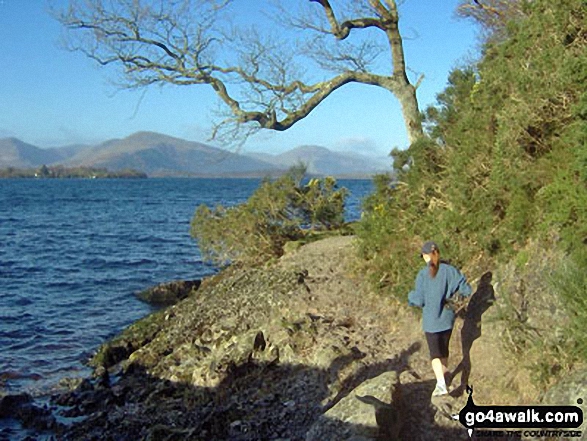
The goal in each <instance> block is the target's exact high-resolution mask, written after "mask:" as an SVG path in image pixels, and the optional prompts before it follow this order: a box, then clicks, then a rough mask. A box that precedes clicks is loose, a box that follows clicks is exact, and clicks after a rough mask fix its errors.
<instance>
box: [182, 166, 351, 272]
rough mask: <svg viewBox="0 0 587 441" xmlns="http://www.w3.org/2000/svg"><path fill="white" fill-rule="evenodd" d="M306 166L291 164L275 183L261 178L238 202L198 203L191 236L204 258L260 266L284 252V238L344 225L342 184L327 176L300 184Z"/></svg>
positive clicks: (216, 261)
mask: <svg viewBox="0 0 587 441" xmlns="http://www.w3.org/2000/svg"><path fill="white" fill-rule="evenodd" d="M304 173H305V169H304V168H303V167H294V168H292V169H291V170H290V171H289V173H288V174H286V175H284V176H282V177H280V178H279V179H276V180H274V181H270V180H265V181H263V183H262V184H261V185H260V187H259V188H258V189H257V190H256V191H255V193H254V194H253V195H252V196H251V197H250V198H249V199H248V200H247V201H246V202H245V203H243V204H241V205H238V206H235V207H224V206H222V205H218V206H216V207H215V208H214V209H210V208H209V207H207V206H206V205H200V206H199V207H198V208H197V210H196V213H195V215H194V217H193V219H192V222H191V235H192V237H194V238H195V239H197V241H198V245H199V248H200V250H201V252H202V254H203V255H204V257H205V258H206V259H207V260H209V261H212V262H214V263H216V264H220V265H223V264H227V263H246V264H253V265H254V264H259V263H262V262H266V261H267V260H268V259H270V258H272V257H279V256H281V255H282V254H283V246H284V245H285V243H286V242H288V241H293V240H300V239H302V238H304V237H306V236H307V235H308V234H309V233H310V232H315V231H317V230H333V229H337V228H340V227H342V226H343V224H344V204H345V199H346V196H347V190H346V189H345V188H341V189H338V188H337V185H336V180H335V179H334V178H332V177H326V178H324V179H311V180H310V181H309V182H308V183H307V184H305V185H302V180H303V176H304Z"/></svg>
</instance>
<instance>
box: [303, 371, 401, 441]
mask: <svg viewBox="0 0 587 441" xmlns="http://www.w3.org/2000/svg"><path fill="white" fill-rule="evenodd" d="M401 409H402V403H401V396H400V385H399V382H398V375H397V373H396V372H395V371H390V372H385V373H383V374H381V375H379V376H378V377H375V378H372V379H369V380H366V381H364V382H363V383H361V384H360V385H359V386H358V387H357V388H355V389H354V390H353V391H352V392H351V393H350V394H348V395H347V396H346V397H344V398H343V399H341V400H340V401H339V402H338V403H336V404H335V405H334V406H333V407H332V408H330V409H329V410H328V411H327V412H326V413H324V414H323V415H322V416H320V418H319V419H318V420H317V421H316V423H314V425H313V426H312V427H311V428H310V430H309V431H308V433H307V435H306V441H324V440H341V441H342V440H346V441H351V440H352V441H367V440H390V441H391V440H396V439H398V436H399V432H400V430H401V425H402V421H403V416H402V412H401Z"/></svg>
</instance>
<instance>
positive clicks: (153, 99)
mask: <svg viewBox="0 0 587 441" xmlns="http://www.w3.org/2000/svg"><path fill="white" fill-rule="evenodd" d="M263 1H266V0H237V2H236V3H237V5H236V6H237V8H241V9H240V11H241V12H242V13H243V14H252V13H253V12H248V11H247V12H245V10H248V8H246V6H245V5H250V4H251V3H253V2H254V3H255V4H256V5H262V4H263ZM284 1H292V0H284ZM51 3H52V4H57V5H65V4H66V3H67V2H66V0H51ZM333 3H334V2H333ZM457 4H458V0H427V1H423V0H405V1H404V2H403V3H400V14H401V21H400V29H401V30H402V34H403V36H404V49H405V52H406V60H407V64H408V67H409V69H410V70H411V71H413V72H415V73H423V74H424V75H425V78H424V81H423V82H422V84H421V86H420V88H419V89H418V99H419V102H420V107H421V109H424V108H425V107H426V106H427V105H429V104H433V103H434V102H435V97H436V94H437V93H439V92H441V91H442V90H443V88H444V87H445V84H446V79H447V76H448V73H449V72H450V70H451V69H452V68H454V67H456V66H459V65H462V64H464V63H465V62H467V60H471V59H473V58H474V57H475V54H476V50H477V40H476V29H475V27H474V25H473V24H472V23H471V22H469V21H466V20H463V19H459V18H457V17H456V16H455V15H454V10H455V8H456V6H457ZM244 8H246V9H244ZM61 34H62V29H61V25H60V24H59V23H58V22H56V21H55V20H54V19H53V18H52V17H51V16H50V15H49V14H48V2H47V1H43V0H0V41H1V42H2V43H1V44H0V109H1V111H0V138H4V137H16V138H19V139H21V140H23V141H25V142H28V143H31V144H34V145H37V146H39V147H54V146H62V145H69V144H77V143H84V144H94V143H99V142H102V141H105V140H107V139H111V138H123V137H125V136H128V135H130V134H132V133H134V132H137V131H142V130H150V131H156V132H160V133H164V134H167V135H171V136H177V137H180V138H184V139H188V140H192V141H199V142H207V140H208V137H209V135H210V128H211V122H212V119H213V115H212V110H213V109H215V108H216V97H215V95H214V94H213V92H212V91H211V90H210V88H208V87H206V86H190V87H177V86H166V87H152V88H149V89H147V90H146V91H136V90H135V91H128V90H119V89H117V88H116V87H115V86H114V85H113V84H112V80H113V79H114V78H115V75H114V72H113V71H112V70H111V69H110V68H100V67H98V66H97V65H96V64H95V63H94V62H92V61H91V60H90V59H88V58H86V57H85V56H84V55H82V54H80V53H72V52H68V51H65V50H63V49H61V48H60V46H59V44H58V43H59V39H60V36H61ZM415 73H414V74H410V75H411V77H412V80H414V79H415V78H416V74H415ZM406 144H407V137H406V134H405V129H404V127H403V120H402V117H401V111H400V107H399V103H398V102H397V100H396V99H395V98H394V97H393V96H392V95H391V94H390V93H389V92H387V91H385V90H380V89H378V88H375V87H373V86H371V87H369V86H362V85H348V86H345V87H343V88H342V89H340V90H338V91H337V92H335V93H334V94H333V95H332V96H330V97H329V98H328V99H327V100H326V101H325V102H323V103H322V104H320V106H318V108H317V109H315V110H314V112H313V113H312V114H311V115H310V116H309V117H307V118H306V119H305V120H303V121H302V122H300V123H298V124H297V125H296V126H294V127H293V128H291V129H290V130H288V131H286V132H283V133H277V132H268V131H263V132H261V133H259V134H258V135H256V136H254V137H252V138H251V139H249V140H248V141H247V143H246V144H245V146H244V147H243V149H244V150H245V151H265V152H272V153H278V152H282V151H285V150H288V149H291V148H294V147H297V146H299V145H321V146H324V147H328V148H330V149H333V150H349V149H354V150H355V151H359V152H361V153H366V154H378V155H385V154H387V153H389V151H390V150H391V149H392V148H393V147H400V148H403V147H406Z"/></svg>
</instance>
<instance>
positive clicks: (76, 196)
mask: <svg viewBox="0 0 587 441" xmlns="http://www.w3.org/2000/svg"><path fill="white" fill-rule="evenodd" d="M260 182H261V181H260V180H259V179H137V180H133V179H129V180H126V179H112V180H99V179H97V180H57V179H55V180H52V179H39V180H35V179H32V180H28V179H15V180H0V348H1V350H0V392H3V393H17V392H22V391H26V392H28V393H30V394H32V395H33V396H43V395H46V394H48V393H50V391H51V388H52V387H53V386H54V385H55V384H57V383H58V382H59V380H60V379H62V378H65V377H76V376H85V375H86V374H88V373H89V371H88V369H87V367H86V366H85V362H86V361H87V360H88V358H89V357H90V356H91V355H92V354H93V353H94V352H95V351H96V349H97V348H98V347H99V345H100V344H101V343H103V342H104V341H105V340H106V339H108V338H110V337H112V336H114V335H115V334H117V333H118V332H120V331H121V330H122V329H123V328H124V327H126V326H128V325H129V324H130V323H132V322H133V321H136V320H137V319H139V318H141V317H144V316H145V315H147V314H148V313H150V312H151V311H153V308H152V307H151V306H149V305H147V304H145V303H143V302H141V301H139V300H138V299H137V298H136V296H135V293H136V292H137V291H140V290H143V289H145V288H148V287H151V286H153V285H156V284H159V283H162V282H167V281H171V280H177V279H198V278H201V277H204V276H206V275H210V274H213V273H214V272H215V271H216V269H215V268H214V267H213V266H211V265H209V264H207V263H205V262H203V261H202V258H201V256H200V253H199V251H198V248H197V245H196V243H195V241H194V240H193V239H192V238H191V237H190V235H189V227H190V225H189V224H190V220H191V218H192V216H193V214H194V211H195V209H196V207H197V206H198V205H200V204H207V205H209V206H214V205H216V204H218V203H220V204H223V205H225V206H227V205H234V204H238V203H241V202H243V201H245V200H246V199H247V198H248V197H249V196H250V195H251V194H252V193H253V192H254V190H255V189H256V188H257V187H258V185H259V183H260ZM339 185H340V186H343V187H346V188H347V189H348V190H349V191H350V196H349V198H348V200H347V207H346V219H347V220H355V219H358V218H359V216H360V203H361V199H362V198H363V197H364V196H366V195H367V194H369V193H370V192H371V191H372V182H371V181H370V180H340V181H339Z"/></svg>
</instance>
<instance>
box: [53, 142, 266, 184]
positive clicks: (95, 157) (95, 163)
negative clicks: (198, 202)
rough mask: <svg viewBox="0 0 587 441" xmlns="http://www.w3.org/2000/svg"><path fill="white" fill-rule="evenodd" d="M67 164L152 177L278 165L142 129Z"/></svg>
mask: <svg viewBox="0 0 587 441" xmlns="http://www.w3.org/2000/svg"><path fill="white" fill-rule="evenodd" d="M64 165H66V166H87V167H90V166H91V167H101V168H107V169H108V170H123V169H134V170H140V171H143V172H145V173H147V174H148V175H149V176H201V177H206V176H210V177H212V176H214V177H216V176H263V175H266V174H268V173H272V172H275V171H276V169H277V167H274V166H272V165H271V164H268V163H266V162H263V161H259V160H257V159H254V158H249V157H246V156H242V155H238V154H236V153H232V152H229V151H226V150H222V149H219V148H215V147H211V146H208V145H206V144H201V143H198V142H192V141H185V140H183V139H179V138H174V137H171V136H166V135H162V134H159V133H154V132H138V133H135V134H133V135H131V136H129V137H127V138H124V139H113V140H110V141H106V142H104V143H102V144H100V145H97V146H95V147H91V148H88V149H84V150H82V151H81V152H79V153H78V154H76V155H74V156H73V157H71V158H69V159H68V160H67V161H66V162H65V163H64Z"/></svg>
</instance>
